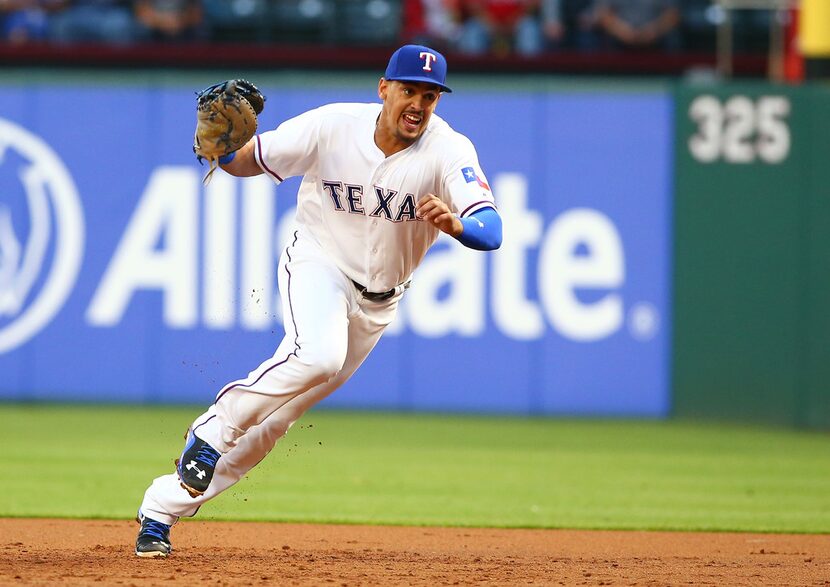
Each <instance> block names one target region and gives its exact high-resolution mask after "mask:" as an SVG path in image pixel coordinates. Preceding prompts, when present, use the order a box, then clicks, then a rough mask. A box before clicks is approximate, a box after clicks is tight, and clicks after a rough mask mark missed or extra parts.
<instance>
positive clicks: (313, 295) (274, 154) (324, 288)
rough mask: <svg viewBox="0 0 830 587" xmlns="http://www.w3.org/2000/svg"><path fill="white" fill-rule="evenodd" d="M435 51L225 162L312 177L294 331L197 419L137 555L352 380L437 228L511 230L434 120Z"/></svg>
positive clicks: (486, 232)
mask: <svg viewBox="0 0 830 587" xmlns="http://www.w3.org/2000/svg"><path fill="white" fill-rule="evenodd" d="M446 72H447V63H446V60H445V59H444V56H443V55H441V54H440V53H438V52H437V51H435V50H433V49H430V48H428V47H424V46H420V45H405V46H403V47H401V48H400V49H398V50H397V51H395V53H394V54H393V55H392V57H391V59H390V60H389V65H388V67H387V69H386V72H385V75H384V76H383V77H382V78H381V79H380V82H379V83H378V89H377V91H378V96H379V97H380V99H381V100H382V104H377V103H371V104H329V105H326V106H322V107H320V108H317V109H315V110H311V111H308V112H305V113H303V114H301V115H299V116H297V117H295V118H292V119H290V120H287V121H285V122H283V123H282V124H280V125H279V127H278V128H276V129H275V130H270V131H268V132H264V133H262V134H259V135H256V136H254V137H253V138H252V139H251V140H250V141H248V142H247V143H246V144H245V145H244V146H243V147H242V148H240V149H238V150H237V151H234V152H232V153H230V154H227V155H225V156H223V157H222V158H220V159H219V164H220V165H221V167H222V169H224V170H225V171H226V172H228V173H230V174H232V175H235V176H240V177H246V176H254V175H259V174H262V173H265V174H267V175H268V176H269V177H271V179H273V181H274V182H276V183H280V182H282V181H283V180H284V179H285V178H287V177H291V176H297V175H301V176H303V179H302V183H301V186H300V188H299V192H298V194H297V225H298V228H297V229H296V231H295V232H294V233H293V235H292V236H291V238H290V242H289V244H288V246H287V247H286V248H285V250H284V251H283V252H282V254H281V257H280V261H279V265H278V282H279V288H280V291H281V293H282V304H283V316H284V326H285V338H283V340H282V342H281V343H280V345H279V347H278V348H277V350H276V352H275V353H274V355H273V356H272V357H270V358H268V359H266V360H265V361H264V362H263V363H262V364H261V365H260V366H259V367H257V368H256V369H254V370H253V371H251V373H250V374H249V375H248V377H246V378H244V379H240V380H238V381H233V382H231V383H229V384H228V385H226V386H225V387H224V388H222V389H221V390H220V391H219V393H218V395H217V397H216V401H215V402H214V403H213V405H212V406H210V408H209V409H208V410H207V412H205V413H204V414H202V415H201V416H199V417H198V418H196V420H195V421H194V422H193V424H192V425H191V426H190V429H189V431H188V434H187V440H186V443H185V447H184V450H183V452H182V454H181V457H180V459H179V460H178V462H177V466H176V472H175V473H173V474H170V475H165V476H162V477H159V478H157V479H155V480H154V481H153V483H152V485H151V486H150V487H149V488H148V489H147V491H146V493H145V495H144V501H143V502H142V504H141V507H140V509H139V521H140V522H141V529H140V531H139V534H138V539H137V541H136V554H137V555H138V556H141V557H166V556H167V555H168V554H169V553H170V551H171V545H170V527H171V526H172V525H173V524H175V523H176V521H177V520H178V519H179V518H180V517H182V516H186V517H187V516H193V515H195V514H196V511H197V510H198V509H199V507H200V506H201V505H202V504H203V503H205V502H206V501H208V500H209V499H211V498H213V497H215V496H216V495H218V494H220V493H221V492H222V491H224V490H226V489H227V488H228V487H230V486H231V485H233V484H234V483H236V482H237V481H239V480H240V479H241V478H242V477H243V476H244V475H245V474H246V473H247V472H248V471H249V470H250V469H251V468H252V467H254V466H255V465H256V464H257V463H259V462H260V461H261V460H262V459H263V458H264V457H265V456H266V455H267V454H268V453H269V452H270V450H271V449H272V448H273V447H274V444H275V443H276V442H277V440H279V439H280V438H281V437H282V436H283V435H284V434H285V433H286V431H287V430H288V429H289V428H290V427H291V425H292V424H294V422H296V421H297V419H298V418H300V416H302V415H303V413H305V411H306V410H308V409H309V408H311V407H312V406H313V405H315V404H316V403H317V402H319V401H320V400H322V399H323V398H325V397H326V396H328V395H329V394H330V393H332V392H333V391H334V390H335V389H337V388H338V387H340V386H341V385H343V383H345V382H346V381H347V380H348V379H349V377H351V375H352V374H353V373H354V372H355V370H356V369H357V368H358V367H359V366H360V364H361V363H362V362H363V360H364V359H365V358H366V356H367V355H368V354H369V352H370V351H371V350H372V348H373V347H374V346H375V344H376V343H377V342H378V339H379V338H380V336H381V334H382V333H383V331H384V329H385V328H386V326H387V325H389V323H390V322H392V319H393V318H394V316H395V311H396V308H397V306H398V303H399V302H400V300H401V296H403V294H404V291H405V290H406V289H407V288H408V287H409V283H410V278H411V276H412V273H413V271H414V270H415V268H416V267H417V266H418V264H419V263H420V262H421V260H422V259H423V258H424V255H425V254H426V252H427V250H428V249H429V248H430V246H431V245H432V244H433V243H434V242H435V241H436V239H437V238H438V235H439V233H441V232H444V233H447V234H449V235H450V236H452V237H454V238H455V239H457V240H458V241H460V242H461V243H462V244H464V245H465V246H467V247H471V248H474V249H479V250H492V249H496V248H498V247H499V246H500V244H501V238H502V236H501V234H502V225H501V219H500V217H499V214H498V213H497V211H496V207H495V203H494V199H493V194H492V193H491V190H490V188H489V186H488V184H487V178H486V177H485V175H484V172H483V171H482V170H481V167H480V166H479V161H478V156H477V154H476V151H475V148H474V147H473V144H472V143H471V142H470V140H469V139H467V138H466V137H464V136H463V135H461V134H459V133H457V132H455V131H454V130H453V129H452V128H450V126H449V125H448V124H447V123H446V122H444V121H443V120H442V119H441V118H439V117H438V116H437V115H435V114H434V111H435V107H436V106H437V104H438V101H439V99H440V97H441V95H442V93H446V92H450V91H451V90H450V88H449V87H448V86H447V85H446V83H445V82H446Z"/></svg>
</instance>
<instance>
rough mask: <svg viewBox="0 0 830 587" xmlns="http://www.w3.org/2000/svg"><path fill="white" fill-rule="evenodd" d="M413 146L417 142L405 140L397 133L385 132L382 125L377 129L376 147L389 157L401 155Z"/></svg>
mask: <svg viewBox="0 0 830 587" xmlns="http://www.w3.org/2000/svg"><path fill="white" fill-rule="evenodd" d="M416 140H417V139H416ZM413 144H415V141H408V140H403V139H401V138H400V137H398V136H396V135H395V133H393V132H389V131H388V130H385V129H384V128H383V127H382V125H380V124H378V125H377V126H376V127H375V145H377V148H378V149H380V150H381V151H382V152H383V154H384V155H386V156H387V157H391V156H392V155H394V154H395V153H400V152H401V151H403V150H404V149H406V148H408V147H410V146H412V145H413Z"/></svg>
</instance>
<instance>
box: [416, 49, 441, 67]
mask: <svg viewBox="0 0 830 587" xmlns="http://www.w3.org/2000/svg"><path fill="white" fill-rule="evenodd" d="M419 57H420V58H421V59H424V60H425V63H424V71H432V67H430V64H431V62H432V61H435V60H436V59H438V58H437V57H436V56H435V53H430V52H429V51H421V53H420V54H419Z"/></svg>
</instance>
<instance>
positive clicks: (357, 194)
mask: <svg viewBox="0 0 830 587" xmlns="http://www.w3.org/2000/svg"><path fill="white" fill-rule="evenodd" d="M322 185H323V192H324V193H326V194H327V195H328V196H329V198H330V199H331V201H332V203H333V204H334V209H335V210H337V211H338V212H346V211H348V213H349V214H362V215H363V216H371V217H374V218H384V219H386V220H389V221H391V222H406V221H413V220H418V218H417V217H416V216H415V195H414V194H406V195H405V196H403V197H402V198H400V199H398V201H397V204H395V203H394V200H395V197H396V196H397V195H398V192H397V191H396V190H391V189H386V188H382V187H380V186H372V192H373V194H374V196H373V197H372V196H369V199H368V201H369V202H372V203H371V204H369V208H370V211H369V212H368V213H367V211H366V210H367V208H366V207H365V204H366V203H368V202H366V203H364V201H363V196H364V193H363V186H362V185H355V184H350V183H343V182H342V181H328V180H325V179H324V180H322Z"/></svg>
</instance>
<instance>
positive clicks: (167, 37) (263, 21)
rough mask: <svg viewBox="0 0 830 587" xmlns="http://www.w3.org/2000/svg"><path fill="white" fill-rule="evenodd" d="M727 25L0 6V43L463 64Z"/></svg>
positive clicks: (337, 7) (284, 6)
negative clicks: (385, 50) (355, 51)
mask: <svg viewBox="0 0 830 587" xmlns="http://www.w3.org/2000/svg"><path fill="white" fill-rule="evenodd" d="M828 1H830V0H828ZM776 15H777V13H775V12H774V11H772V10H753V11H742V12H737V13H736V14H734V16H732V18H733V19H734V25H733V26H734V30H735V31H736V35H735V39H734V44H735V49H736V51H742V52H748V53H749V52H763V51H765V50H766V47H767V43H768V37H769V29H770V22H771V19H773V18H776ZM724 18H725V15H724V11H723V10H722V9H721V8H719V5H718V4H717V2H714V3H713V2H712V0H0V36H1V37H2V42H3V43H5V44H7V45H23V44H27V43H48V44H57V45H66V44H73V43H91V42H92V43H107V44H113V45H129V44H134V43H143V42H173V43H188V42H239V43H245V42H254V43H269V44H289V43H290V44H315V45H328V46H367V47H370V46H381V45H384V46H386V45H394V44H396V43H398V42H420V43H424V44H429V45H432V46H435V47H436V48H439V49H443V50H445V51H451V52H454V53H460V54H468V55H471V56H478V55H484V54H496V55H517V56H531V57H532V56H538V55H544V54H550V53H555V52H557V51H575V52H586V53H589V52H596V51H602V52H626V51H628V52H636V51H643V50H652V51H653V50H659V51H661V52H662V51H669V52H677V51H685V52H695V51H703V52H711V51H714V49H715V37H716V30H717V26H718V24H719V23H720V22H722V21H723V19H724Z"/></svg>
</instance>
